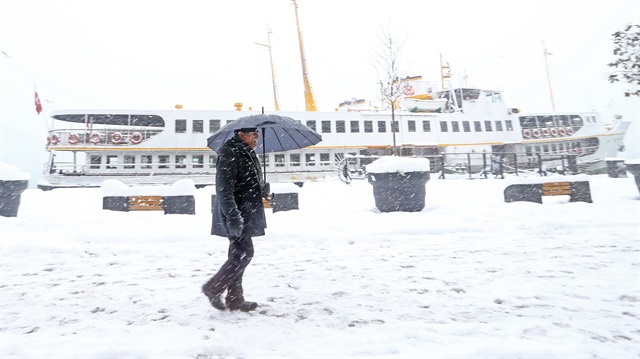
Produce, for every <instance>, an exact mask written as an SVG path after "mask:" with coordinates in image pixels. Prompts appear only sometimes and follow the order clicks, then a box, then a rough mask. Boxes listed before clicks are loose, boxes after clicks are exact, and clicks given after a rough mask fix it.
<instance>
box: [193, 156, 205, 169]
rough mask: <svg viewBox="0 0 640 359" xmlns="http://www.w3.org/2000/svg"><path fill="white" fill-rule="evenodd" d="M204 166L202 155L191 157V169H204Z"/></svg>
mask: <svg viewBox="0 0 640 359" xmlns="http://www.w3.org/2000/svg"><path fill="white" fill-rule="evenodd" d="M203 164H204V157H203V156H202V155H194V156H191V167H192V168H202V167H203Z"/></svg>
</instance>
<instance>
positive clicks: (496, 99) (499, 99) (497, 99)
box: [493, 92, 502, 102]
mask: <svg viewBox="0 0 640 359" xmlns="http://www.w3.org/2000/svg"><path fill="white" fill-rule="evenodd" d="M493 102H502V94H500V92H496V93H494V94H493Z"/></svg>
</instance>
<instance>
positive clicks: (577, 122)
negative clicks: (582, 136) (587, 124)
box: [571, 115, 583, 128]
mask: <svg viewBox="0 0 640 359" xmlns="http://www.w3.org/2000/svg"><path fill="white" fill-rule="evenodd" d="M571 125H572V126H573V127H574V128H579V127H582V125H583V122H582V117H580V116H578V115H571Z"/></svg>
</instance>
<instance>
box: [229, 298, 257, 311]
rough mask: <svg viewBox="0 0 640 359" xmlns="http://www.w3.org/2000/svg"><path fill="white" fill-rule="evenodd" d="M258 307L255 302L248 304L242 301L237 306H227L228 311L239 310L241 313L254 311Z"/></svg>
mask: <svg viewBox="0 0 640 359" xmlns="http://www.w3.org/2000/svg"><path fill="white" fill-rule="evenodd" d="M257 307H258V303H256V302H249V301H246V300H245V301H244V302H242V303H240V304H238V305H234V306H229V309H230V310H239V311H241V312H250V311H252V310H254V309H256V308H257Z"/></svg>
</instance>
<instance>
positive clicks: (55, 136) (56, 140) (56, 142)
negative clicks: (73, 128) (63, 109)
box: [49, 133, 60, 145]
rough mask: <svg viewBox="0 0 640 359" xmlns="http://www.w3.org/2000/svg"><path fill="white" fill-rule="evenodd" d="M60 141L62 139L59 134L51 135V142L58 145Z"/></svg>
mask: <svg viewBox="0 0 640 359" xmlns="http://www.w3.org/2000/svg"><path fill="white" fill-rule="evenodd" d="M58 141H60V139H59V138H58V135H56V134H55V133H54V134H53V135H51V140H50V141H49V142H50V143H51V144H52V145H57V144H58Z"/></svg>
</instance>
